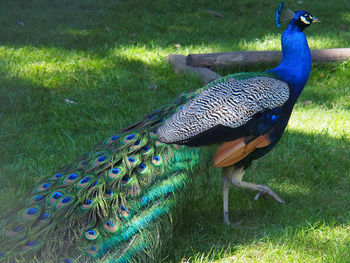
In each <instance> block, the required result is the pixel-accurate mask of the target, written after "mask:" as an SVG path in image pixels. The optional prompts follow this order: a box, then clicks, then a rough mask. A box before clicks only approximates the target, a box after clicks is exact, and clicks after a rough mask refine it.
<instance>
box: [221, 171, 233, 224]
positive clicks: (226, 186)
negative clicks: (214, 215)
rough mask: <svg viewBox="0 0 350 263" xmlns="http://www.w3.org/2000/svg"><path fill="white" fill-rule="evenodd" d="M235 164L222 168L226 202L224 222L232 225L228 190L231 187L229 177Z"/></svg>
mask: <svg viewBox="0 0 350 263" xmlns="http://www.w3.org/2000/svg"><path fill="white" fill-rule="evenodd" d="M232 169H233V166H229V167H223V168H222V201H223V204H224V223H225V224H226V225H230V221H229V219H228V190H229V188H230V184H231V183H230V181H229V179H228V177H229V176H230V175H231V174H232Z"/></svg>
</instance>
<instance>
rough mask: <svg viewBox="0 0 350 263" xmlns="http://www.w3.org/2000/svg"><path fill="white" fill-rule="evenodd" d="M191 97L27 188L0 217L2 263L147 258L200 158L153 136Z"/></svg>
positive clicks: (192, 151)
mask: <svg viewBox="0 0 350 263" xmlns="http://www.w3.org/2000/svg"><path fill="white" fill-rule="evenodd" d="M193 96H194V93H190V94H186V95H184V96H182V97H180V98H178V99H177V100H176V101H175V102H174V103H172V104H169V105H166V106H165V107H163V108H161V109H158V110H157V111H155V112H154V113H151V114H149V115H147V116H146V117H144V118H143V119H142V120H141V121H139V122H137V123H134V124H132V125H131V126H129V127H128V128H126V129H123V130H121V131H119V132H117V133H116V134H114V135H112V136H110V137H108V138H106V139H105V140H104V141H103V142H101V143H99V144H97V145H96V147H95V149H94V150H92V151H90V152H89V153H87V154H85V155H83V156H82V157H81V158H79V159H78V160H77V161H75V162H73V163H71V164H69V165H68V166H66V167H63V168H62V169H59V170H58V171H56V172H55V173H54V174H52V175H50V176H48V177H47V178H46V179H44V180H43V181H42V182H41V183H40V184H38V185H37V186H35V187H33V190H32V191H31V192H30V193H29V194H28V196H27V198H26V199H25V200H23V201H22V202H21V203H20V204H19V206H18V207H17V208H15V209H14V210H13V211H12V212H10V213H9V214H8V215H7V216H6V217H4V218H3V219H1V220H0V262H42V261H43V260H45V261H46V262H70V261H69V260H71V262H94V261H98V262H100V261H103V262H104V261H105V262H128V261H133V260H136V259H146V258H147V260H148V261H150V260H152V258H153V255H155V254H157V251H158V250H159V242H162V241H161V240H159V238H158V236H159V235H160V233H163V232H164V229H165V230H166V229H170V228H171V223H170V222H169V221H171V220H169V217H170V216H169V213H170V212H171V209H172V208H173V207H174V206H175V205H176V203H177V199H178V196H177V195H178V194H179V191H180V190H182V189H183V188H184V187H185V186H186V184H187V183H188V180H189V177H190V176H191V173H193V170H194V168H195V167H196V166H197V164H198V160H199V149H197V148H189V147H185V146H178V145H167V144H164V143H161V142H160V141H159V140H158V138H157V134H156V132H155V131H156V130H157V128H158V127H159V126H160V125H161V124H162V122H163V121H164V120H165V119H166V118H167V117H169V116H171V115H172V114H173V113H174V112H175V111H176V110H177V109H178V107H179V106H181V105H183V104H184V103H185V102H186V101H187V100H188V99H189V98H191V97H193ZM43 237H45V240H43Z"/></svg>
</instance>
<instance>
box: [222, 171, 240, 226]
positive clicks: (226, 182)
mask: <svg viewBox="0 0 350 263" xmlns="http://www.w3.org/2000/svg"><path fill="white" fill-rule="evenodd" d="M221 172H222V201H223V205H224V223H225V224H226V225H230V221H229V219H228V191H229V188H230V185H231V178H232V177H235V179H236V180H242V177H243V174H244V169H243V170H242V172H241V173H240V174H239V173H236V170H234V166H228V167H223V168H222V171H221Z"/></svg>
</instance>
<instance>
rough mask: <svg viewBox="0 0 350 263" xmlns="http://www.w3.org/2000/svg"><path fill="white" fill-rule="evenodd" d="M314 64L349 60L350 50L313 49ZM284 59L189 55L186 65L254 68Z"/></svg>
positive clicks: (273, 54) (261, 54)
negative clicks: (254, 66)
mask: <svg viewBox="0 0 350 263" xmlns="http://www.w3.org/2000/svg"><path fill="white" fill-rule="evenodd" d="M311 58H312V62H318V63H319V62H323V63H324V62H333V61H341V60H348V59H349V58H350V48H332V49H313V50H311ZM281 59H282V52H281V51H244V52H224V53H207V54H189V55H188V56H187V57H186V64H187V65H189V66H192V67H210V68H227V67H232V66H243V67H248V66H253V65H257V64H266V63H271V64H278V63H279V62H280V61H281Z"/></svg>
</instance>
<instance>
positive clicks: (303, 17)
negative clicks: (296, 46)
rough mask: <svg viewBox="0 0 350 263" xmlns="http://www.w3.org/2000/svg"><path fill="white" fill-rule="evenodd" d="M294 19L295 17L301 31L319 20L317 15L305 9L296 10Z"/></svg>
mask: <svg viewBox="0 0 350 263" xmlns="http://www.w3.org/2000/svg"><path fill="white" fill-rule="evenodd" d="M293 19H295V22H294V23H296V25H297V26H298V27H299V28H300V29H301V31H303V30H304V29H305V28H307V27H308V26H310V25H311V24H312V23H313V22H319V20H318V18H317V17H315V16H313V15H311V14H310V13H309V12H307V11H304V10H301V11H297V12H295V13H294V17H293Z"/></svg>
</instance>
